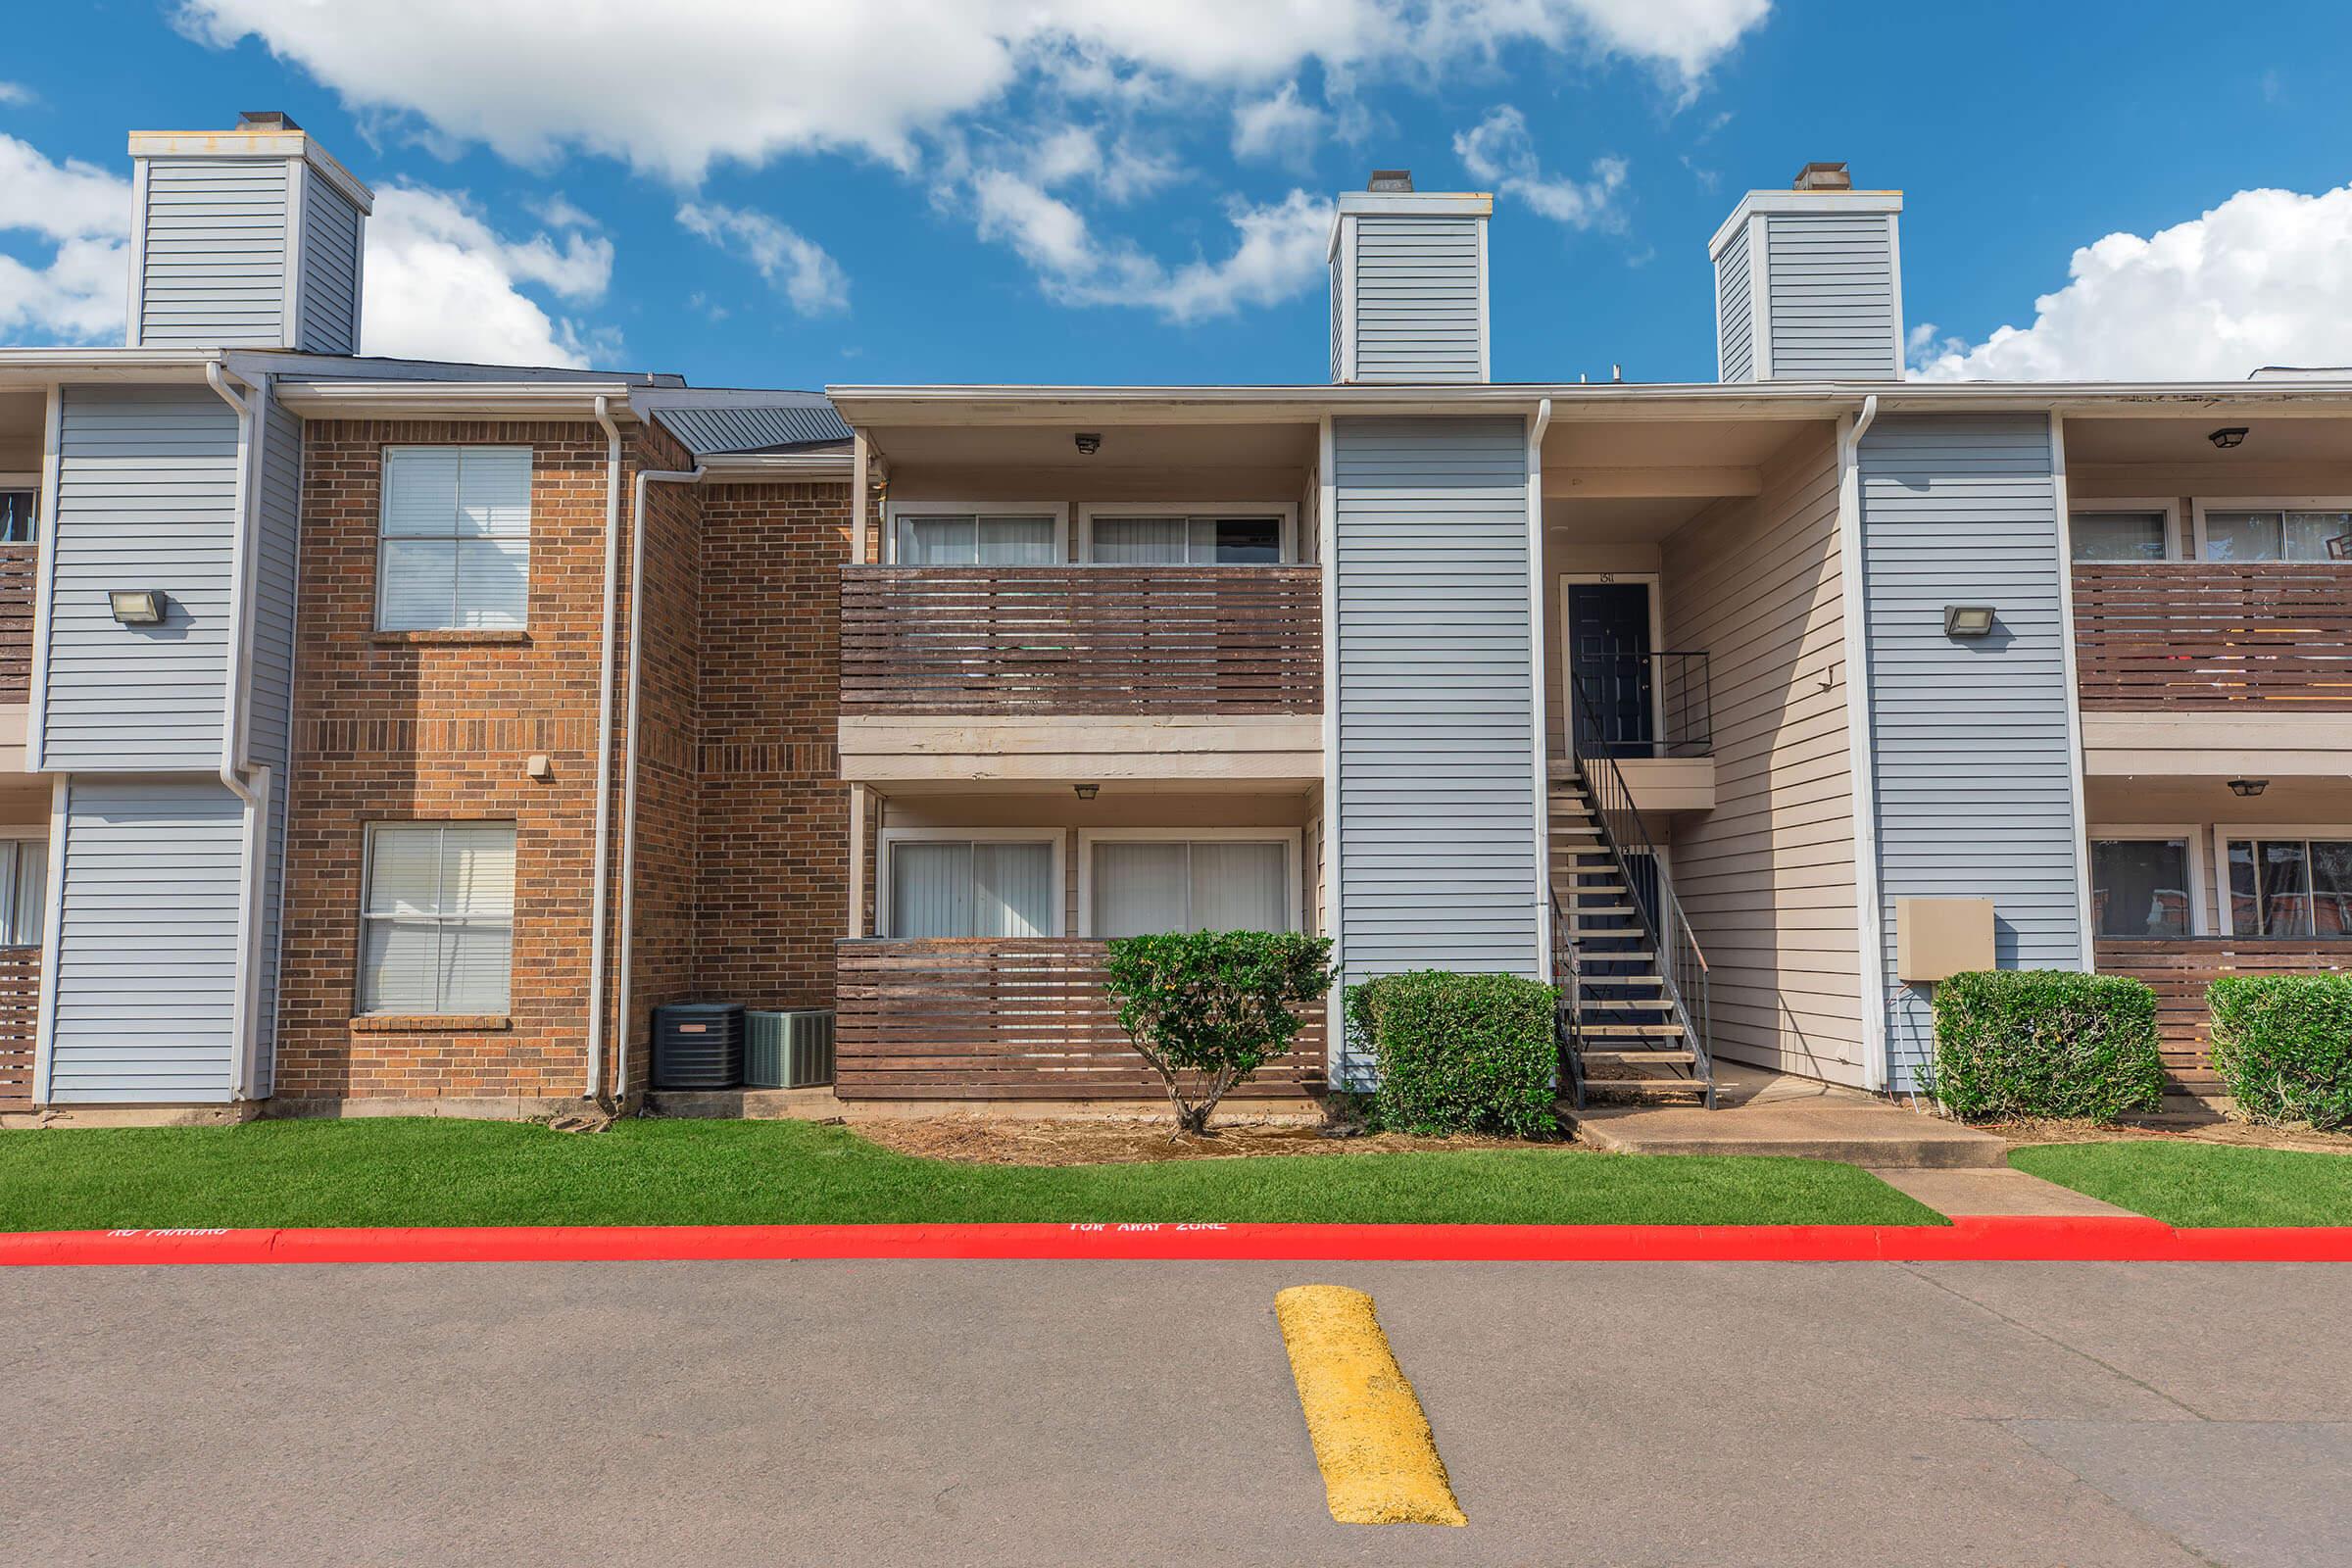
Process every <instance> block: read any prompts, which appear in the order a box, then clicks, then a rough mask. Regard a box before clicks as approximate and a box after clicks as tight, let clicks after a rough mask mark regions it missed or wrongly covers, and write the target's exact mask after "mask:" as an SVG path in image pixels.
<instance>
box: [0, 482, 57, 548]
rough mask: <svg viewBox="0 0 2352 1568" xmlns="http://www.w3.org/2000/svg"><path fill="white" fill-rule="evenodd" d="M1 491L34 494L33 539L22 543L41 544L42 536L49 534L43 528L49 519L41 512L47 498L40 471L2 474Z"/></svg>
mask: <svg viewBox="0 0 2352 1568" xmlns="http://www.w3.org/2000/svg"><path fill="white" fill-rule="evenodd" d="M0 490H29V491H31V492H32V537H31V538H30V539H26V540H22V541H20V543H24V544H36V545H37V544H39V543H40V542H41V535H42V534H44V533H46V532H48V529H46V528H45V527H43V526H42V524H43V523H45V522H47V521H48V518H47V516H46V515H44V514H43V512H42V510H41V502H42V501H43V500H44V499H45V498H44V496H43V495H42V492H41V475H40V472H39V470H37V469H23V470H9V471H5V472H0Z"/></svg>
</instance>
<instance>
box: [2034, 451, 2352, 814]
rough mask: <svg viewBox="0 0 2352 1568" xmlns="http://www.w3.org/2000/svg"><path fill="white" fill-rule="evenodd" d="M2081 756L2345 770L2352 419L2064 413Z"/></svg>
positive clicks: (2183, 767) (2173, 766)
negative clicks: (2081, 744) (2082, 414)
mask: <svg viewBox="0 0 2352 1568" xmlns="http://www.w3.org/2000/svg"><path fill="white" fill-rule="evenodd" d="M2064 429H2065V443H2066V457H2067V500H2068V513H2069V517H2070V527H2069V535H2070V538H2071V541H2072V546H2073V552H2074V560H2073V563H2072V577H2073V588H2074V629H2075V664H2076V678H2077V682H2078V692H2079V698H2080V703H2081V707H2082V739H2083V755H2084V766H2085V769H2086V771H2088V772H2090V773H2092V774H2103V775H2108V776H2113V777H2120V778H2133V779H2146V778H2148V777H2151V776H2156V777H2161V776H2168V775H2179V776H2186V775H2199V776H2208V775H2210V776H2215V777H2220V778H2229V777H2232V776H2240V775H2243V776H2249V777H2257V778H2262V777H2269V776H2272V775H2274V774H2285V775H2290V776H2292V775H2311V776H2315V777H2317V776H2337V775H2340V774H2341V773H2342V772H2343V760H2342V756H2343V751H2344V748H2345V747H2346V746H2347V745H2352V561H2348V560H2347V559H2346V558H2345V552H2346V551H2347V550H2352V420H2347V419H2341V418H2335V417H2323V416H2316V415H2315V416H2310V417H2292V418H2285V417H2261V416H2260V415H2258V414H2247V415H2243V416H2230V415H2229V414H2228V413H2227V412H2226V411H2225V412H2222V413H2205V414H2200V415H2198V416H2197V417H2194V418H2188V419H2183V418H2173V417H2157V416H2152V415H2151V416H2145V417H2097V418H2092V417H2082V418H2077V417H2068V418H2067V419H2066V421H2065V426H2064Z"/></svg>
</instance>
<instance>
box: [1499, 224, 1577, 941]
mask: <svg viewBox="0 0 2352 1568" xmlns="http://www.w3.org/2000/svg"><path fill="white" fill-rule="evenodd" d="M1481 232H1482V233H1483V232H1484V229H1483V228H1482V229H1481ZM1550 426H1551V399H1549V398H1545V399H1544V400H1543V401H1542V402H1541V403H1538V404H1537V405H1536V415H1535V418H1534V419H1533V420H1531V421H1530V422H1529V425H1528V432H1527V621H1528V628H1527V629H1528V647H1529V648H1530V649H1532V650H1533V651H1534V657H1533V659H1532V661H1531V662H1532V663H1533V664H1534V666H1535V667H1534V668H1533V669H1532V670H1531V671H1530V677H1531V692H1530V701H1531V703H1532V705H1533V711H1534V716H1535V729H1536V747H1535V751H1536V755H1535V770H1536V795H1535V806H1536V811H1535V829H1536V977H1537V978H1538V979H1540V980H1542V981H1543V982H1544V984H1546V985H1549V984H1550V983H1551V979H1552V972H1551V971H1552V952H1551V758H1550V753H1549V747H1550V744H1551V741H1550V736H1549V734H1548V727H1549V722H1550V720H1549V716H1548V715H1547V713H1546V712H1545V711H1544V710H1545V706H1546V705H1545V701H1544V699H1545V698H1546V697H1547V696H1548V695H1549V694H1548V693H1546V692H1545V691H1544V684H1545V683H1544V647H1545V638H1546V636H1547V633H1546V631H1545V629H1544V431H1545V430H1547V429H1549V428H1550ZM1562 657H1565V654H1563V656H1562Z"/></svg>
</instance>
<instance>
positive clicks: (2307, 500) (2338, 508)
mask: <svg viewBox="0 0 2352 1568" xmlns="http://www.w3.org/2000/svg"><path fill="white" fill-rule="evenodd" d="M2189 511H2190V515H2191V518H2192V520H2193V522H2194V523H2195V528H2196V552H2197V553H2196V556H2195V558H2194V559H2196V560H2198V561H2203V560H2205V559H2206V557H2205V515H2206V514H2207V513H2211V512H2352V496H2197V497H2195V498H2194V499H2193V501H2192V502H2191V505H2190V509H2189ZM2215 564H2217V565H2234V564H2247V563H2234V562H2217V563H2215ZM2251 564H2256V565H2260V564H2263V563H2260V562H2256V563H2251ZM2272 564H2278V565H2292V566H2325V565H2328V564H2331V563H2329V562H2327V561H2292V562H2278V563H2272Z"/></svg>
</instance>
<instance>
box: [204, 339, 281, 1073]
mask: <svg viewBox="0 0 2352 1568" xmlns="http://www.w3.org/2000/svg"><path fill="white" fill-rule="evenodd" d="M204 380H205V384H206V385H207V386H210V387H211V388H212V389H213V391H214V392H215V393H216V394H218V395H219V397H220V398H221V402H223V403H225V404H227V405H228V406H229V408H230V409H232V410H234V411H235V413H236V416H237V482H236V498H237V499H236V509H235V511H236V520H235V523H234V525H233V527H232V529H231V531H230V533H229V556H228V649H227V655H226V662H227V668H226V671H225V676H224V680H225V684H224V688H223V690H222V693H221V760H220V776H221V786H222V787H223V788H225V789H226V790H227V791H228V792H229V793H230V794H231V795H234V796H235V797H236V798H237V799H238V800H239V801H241V802H242V803H244V807H245V831H244V833H243V835H242V842H241V844H240V846H239V850H238V856H237V981H236V985H237V989H236V1001H235V1004H234V1006H233V1008H232V1013H231V1017H230V1020H229V1036H230V1038H231V1039H232V1040H233V1041H234V1042H235V1043H236V1057H235V1061H234V1065H233V1066H232V1068H231V1071H230V1077H229V1093H230V1095H231V1097H232V1098H234V1099H238V1100H243V1099H245V1098H246V1097H247V1096H248V1094H249V1093H250V1091H251V1090H252V1088H253V1077H254V1073H253V1066H254V1049H253V1048H254V1045H255V1041H254V1039H253V1035H252V1027H253V1014H254V1012H255V1010H256V1003H257V1001H258V999H257V998H256V996H255V994H254V992H255V988H256V987H257V986H258V985H259V984H260V983H261V973H260V965H258V964H256V963H255V962H254V961H253V938H254V925H255V918H254V907H253V897H254V886H255V883H256V882H257V881H258V878H257V877H256V876H255V875H254V872H255V869H256V867H255V863H254V862H255V857H256V856H257V854H258V853H259V851H260V839H261V837H262V835H263V833H264V832H265V831H266V826H267V819H268V816H269V811H270V808H269V803H268V801H267V799H266V793H267V791H268V790H269V787H270V770H269V769H268V768H263V769H261V770H260V771H261V778H260V788H259V789H258V790H257V789H256V788H255V786H254V784H252V783H249V782H248V781H247V780H246V778H245V773H244V749H245V748H244V742H245V711H246V707H247V703H246V691H245V685H246V677H245V666H246V662H247V660H246V655H247V647H248V644H249V643H250V642H251V641H252V637H251V632H250V629H249V628H248V627H247V626H246V623H245V622H246V607H247V605H248V604H249V603H250V600H251V594H250V591H249V589H248V587H247V584H246V581H245V576H246V573H247V571H249V570H250V569H251V566H252V560H253V552H252V551H251V550H250V549H248V548H247V542H246V536H247V535H248V534H250V533H251V532H252V522H253V519H252V513H253V492H254V482H253V472H254V468H255V466H256V465H257V464H258V462H259V460H260V457H261V446H262V428H261V424H260V421H258V420H257V419H255V417H254V411H253V404H252V403H251V402H250V401H248V400H247V399H245V398H243V397H240V396H238V395H237V394H236V393H234V392H232V391H230V390H229V388H228V379H227V377H226V376H225V375H223V374H222V372H221V361H219V360H208V361H207V362H205V367H204Z"/></svg>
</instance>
